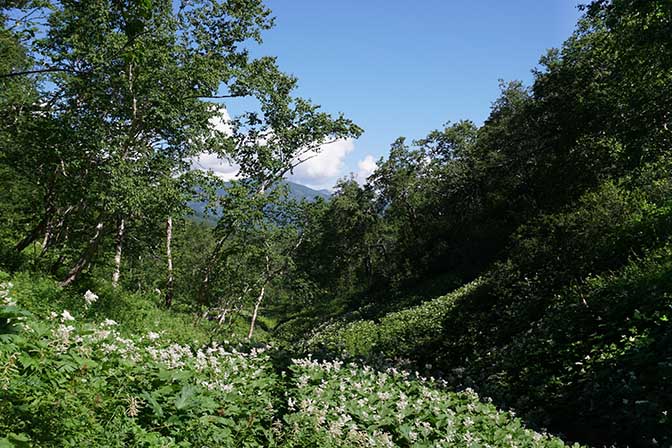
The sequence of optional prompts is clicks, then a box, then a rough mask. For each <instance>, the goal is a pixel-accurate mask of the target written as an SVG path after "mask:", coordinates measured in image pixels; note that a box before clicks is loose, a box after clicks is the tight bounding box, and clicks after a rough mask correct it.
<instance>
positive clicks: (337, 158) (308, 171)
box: [289, 138, 355, 189]
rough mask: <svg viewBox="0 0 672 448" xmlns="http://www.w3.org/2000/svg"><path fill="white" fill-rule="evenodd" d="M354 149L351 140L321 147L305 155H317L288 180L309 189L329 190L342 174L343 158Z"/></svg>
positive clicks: (297, 169)
mask: <svg viewBox="0 0 672 448" xmlns="http://www.w3.org/2000/svg"><path fill="white" fill-rule="evenodd" d="M354 149H355V142H354V140H353V139H351V138H348V139H341V140H337V141H335V142H333V143H328V144H326V145H322V146H321V147H320V151H312V152H310V153H307V154H306V155H307V156H311V155H315V154H317V155H315V156H314V157H312V158H311V159H309V160H307V161H305V162H304V163H302V164H301V165H299V166H297V167H296V168H295V169H294V174H293V175H291V176H289V178H290V180H292V181H294V182H298V183H301V184H304V185H307V186H309V187H311V188H316V189H322V188H327V189H331V188H332V187H333V186H334V184H335V183H336V179H338V177H340V176H341V175H342V174H343V169H344V165H345V157H346V156H347V155H348V154H350V153H351V152H352V151H353V150H354Z"/></svg>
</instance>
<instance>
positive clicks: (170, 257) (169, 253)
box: [166, 216, 173, 308]
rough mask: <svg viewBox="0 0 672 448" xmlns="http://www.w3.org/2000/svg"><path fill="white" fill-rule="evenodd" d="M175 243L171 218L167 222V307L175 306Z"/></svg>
mask: <svg viewBox="0 0 672 448" xmlns="http://www.w3.org/2000/svg"><path fill="white" fill-rule="evenodd" d="M172 241H173V217H172V216H169V217H168V220H167V221H166V258H167V259H168V281H167V282H166V307H167V308H170V306H171V305H172V304H173V253H172V251H171V247H170V246H171V243H172Z"/></svg>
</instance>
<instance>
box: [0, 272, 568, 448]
mask: <svg viewBox="0 0 672 448" xmlns="http://www.w3.org/2000/svg"><path fill="white" fill-rule="evenodd" d="M0 275H2V276H3V280H4V281H3V282H2V283H1V286H0V296H1V299H2V304H1V305H0V339H1V341H2V350H1V351H0V363H1V364H0V365H2V370H0V394H1V396H2V401H0V410H1V412H0V431H1V433H2V434H3V437H0V446H8V447H12V446H16V447H21V446H110V447H112V446H119V447H122V446H123V447H126V446H147V447H166V446H202V445H215V446H237V445H243V446H260V447H262V446H263V447H268V446H297V447H305V446H316V447H317V446H320V447H323V446H343V447H350V446H402V445H412V446H454V445H455V444H457V445H464V446H469V445H471V444H474V443H479V444H484V445H487V446H500V447H507V446H512V444H515V445H517V446H529V447H542V446H543V447H562V446H565V445H564V444H563V443H562V442H561V441H560V440H558V439H553V438H551V437H548V436H546V435H543V434H539V433H535V432H532V431H530V430H528V429H525V428H524V427H523V426H522V425H521V422H520V421H519V420H517V419H515V418H513V416H512V415H509V414H508V413H506V412H500V411H497V410H496V409H495V408H494V407H493V406H492V405H491V404H488V403H484V402H482V401H481V400H480V399H479V397H478V396H477V395H476V394H475V393H474V392H473V391H466V392H463V393H454V392H448V391H446V390H445V388H444V387H443V385H442V384H441V383H437V382H435V381H432V380H427V379H425V378H422V377H418V376H417V374H410V373H408V372H405V371H403V370H397V369H388V370H386V371H374V370H372V369H371V368H369V367H364V366H361V365H357V364H347V365H345V364H343V363H342V362H339V361H332V362H328V361H324V362H320V361H314V360H312V359H310V358H307V359H291V360H290V359H287V358H283V357H281V354H280V353H278V352H276V351H275V350H274V349H273V348H271V347H268V346H266V347H252V346H247V347H245V348H242V347H240V346H237V348H236V345H235V344H232V343H230V342H224V343H218V342H208V338H210V337H211V335H210V334H208V330H209V329H210V328H209V327H211V326H212V324H210V323H208V322H205V323H201V324H197V325H194V322H189V319H188V317H187V316H180V315H179V314H176V313H175V312H166V311H163V310H160V309H158V308H155V305H154V304H153V303H152V302H153V299H152V298H151V297H150V298H148V297H141V296H135V297H133V298H134V299H135V301H134V302H135V303H134V305H135V310H141V314H140V316H138V315H137V313H133V314H130V313H129V314H126V315H122V316H119V317H120V318H121V319H120V321H119V322H117V321H115V320H112V319H109V318H106V319H104V320H102V321H96V320H95V318H96V317H98V316H100V315H101V314H102V315H106V309H107V308H108V307H110V306H114V307H115V308H118V307H119V306H120V305H121V304H122V303H123V302H122V301H120V300H119V296H118V295H120V294H123V293H120V292H119V291H116V294H117V296H115V295H105V296H101V297H98V296H97V295H95V294H94V293H92V292H91V291H87V293H86V294H85V295H83V296H80V295H73V294H68V293H65V292H63V291H61V289H60V288H59V287H58V286H57V285H55V283H54V282H52V281H49V280H44V279H39V278H35V279H30V278H28V277H27V276H19V278H18V279H14V280H15V281H14V282H10V281H9V278H8V276H6V275H4V274H2V273H0ZM45 301H48V302H49V303H50V304H51V306H53V308H52V310H51V311H49V309H50V308H49V307H47V306H45V305H44V302H45ZM66 303H67V304H69V305H72V306H71V310H65V309H61V308H60V307H59V305H64V304H66ZM28 309H32V311H33V312H29V311H28ZM54 310H59V311H58V312H57V311H54ZM73 310H76V311H73ZM142 311H144V313H143V312H142ZM180 341H181V342H180Z"/></svg>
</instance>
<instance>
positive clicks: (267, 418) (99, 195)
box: [0, 0, 672, 446]
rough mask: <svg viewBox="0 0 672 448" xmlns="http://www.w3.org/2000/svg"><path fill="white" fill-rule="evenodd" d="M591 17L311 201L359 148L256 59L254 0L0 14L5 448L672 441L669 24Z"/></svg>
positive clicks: (40, 2)
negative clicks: (302, 167)
mask: <svg viewBox="0 0 672 448" xmlns="http://www.w3.org/2000/svg"><path fill="white" fill-rule="evenodd" d="M582 10H583V16H582V18H581V19H580V21H579V23H578V24H577V27H576V30H575V32H574V33H573V34H572V36H570V37H569V39H568V40H567V41H566V42H565V43H564V44H563V45H562V46H561V48H559V49H553V50H550V51H549V52H548V53H547V54H545V55H543V56H542V57H541V59H540V64H539V66H538V67H537V68H535V69H534V71H533V74H534V78H533V82H532V84H531V85H530V86H525V85H523V84H522V83H520V82H516V81H513V82H502V83H501V95H500V97H499V98H497V99H496V100H495V101H494V103H493V105H492V110H491V113H490V116H489V117H488V119H487V120H486V121H485V122H484V123H483V124H482V125H477V124H475V123H472V122H470V121H458V122H456V123H447V124H446V125H445V126H444V127H443V128H442V129H438V130H436V131H433V132H430V133H429V134H428V135H427V136H426V137H424V138H420V139H418V140H415V141H410V140H407V139H405V138H403V137H400V138H398V139H397V140H396V141H395V142H393V144H392V145H391V147H390V151H389V156H387V157H385V158H382V159H381V160H379V161H378V164H377V169H376V170H375V172H374V173H373V174H372V175H371V176H370V177H369V178H368V179H367V180H366V182H365V183H363V184H362V183H360V182H358V181H357V180H355V179H354V178H346V179H342V180H340V181H339V182H338V184H337V185H336V188H335V191H334V194H333V195H332V196H331V197H330V198H329V199H327V200H322V199H319V200H316V201H297V200H294V199H293V198H292V197H291V195H288V192H287V188H286V186H285V185H284V184H283V178H284V177H285V176H286V175H287V174H288V173H291V172H292V170H293V169H294V168H295V167H296V166H298V165H299V164H300V163H303V162H304V161H306V160H307V159H308V158H310V157H312V156H313V155H314V154H315V153H316V152H317V151H319V150H320V148H321V147H322V145H323V144H325V143H328V142H330V141H334V140H338V139H343V138H351V137H357V136H358V135H359V134H360V133H361V129H359V127H357V126H356V125H355V124H354V123H352V122H351V121H350V120H348V119H347V118H345V117H343V116H331V115H329V114H326V113H324V112H322V111H320V109H319V107H318V106H316V105H313V104H312V103H310V102H309V101H307V100H304V99H301V98H297V97H295V96H294V95H293V91H294V89H295V86H296V82H297V81H296V79H294V78H293V77H292V76H289V75H286V74H284V73H282V72H281V71H280V70H279V69H278V66H277V63H276V61H275V59H274V58H271V57H262V58H258V59H254V58H252V57H251V56H250V51H249V49H250V47H251V46H252V45H256V44H261V42H262V34H263V32H264V31H265V30H267V29H269V28H270V27H271V26H272V25H273V20H272V18H271V16H270V11H269V10H268V9H267V8H266V7H265V6H264V5H263V4H262V2H261V1H260V0H238V1H227V2H220V1H214V0H213V1H210V0H198V1H191V2H181V3H179V4H178V3H176V2H172V1H168V0H127V1H126V0H125V1H116V0H115V1H112V0H104V1H95V2H94V1H91V2H76V1H49V0H27V1H6V2H0V56H1V57H0V222H2V225H1V226H0V267H1V268H2V269H3V270H4V271H7V272H11V273H12V274H11V275H9V274H0V275H2V278H0V280H1V281H2V282H3V286H2V291H0V294H2V299H3V301H4V302H3V305H2V307H1V308H0V310H2V311H1V313H2V314H0V387H1V388H2V389H1V390H0V394H1V395H0V396H1V397H2V401H0V411H1V412H0V430H1V431H2V432H1V433H0V445H2V444H4V445H8V446H27V445H31V444H33V445H45V446H49V445H66V446H80V445H87V444H89V445H90V444H94V445H106V444H107V445H112V446H127V445H136V446H191V445H223V446H225V445H230V444H235V443H238V444H242V445H246V446H247V445H249V446H255V445H256V446H436V445H438V446H444V445H445V446H451V445H453V444H458V445H465V446H562V443H563V442H560V441H559V440H557V439H554V438H552V437H550V436H546V435H544V434H543V432H544V431H546V430H548V431H550V432H551V433H553V434H556V435H560V436H562V437H563V438H564V439H565V440H569V441H572V442H574V441H577V442H580V443H589V444H593V445H596V446H604V445H613V446H667V445H670V444H672V430H671V429H670V428H672V422H671V421H670V417H668V412H669V411H670V409H671V408H672V389H671V388H670V384H671V383H670V378H671V376H672V351H671V348H670V347H672V344H671V343H672V326H671V325H672V324H670V315H671V314H672V308H671V307H672V280H671V279H672V275H671V272H672V241H670V235H671V234H672V174H671V173H672V156H671V155H670V148H671V147H672V39H670V36H672V4H671V3H670V2H669V1H667V0H648V1H642V0H596V1H592V2H590V3H589V4H587V5H585V6H582ZM241 98H242V99H243V103H242V104H244V105H250V107H249V108H248V110H246V111H244V112H242V113H240V114H238V115H237V116H234V117H229V116H228V112H227V110H226V106H227V105H228V104H231V103H232V102H234V101H239V99H241ZM203 155H216V156H217V157H219V158H221V159H224V160H227V161H229V162H230V163H232V164H235V165H236V166H238V167H239V168H240V172H239V174H240V179H239V180H236V181H232V182H228V183H224V182H222V181H221V179H219V178H217V177H216V176H214V175H213V173H206V172H203V171H201V170H198V169H195V164H194V162H195V161H196V160H197V159H198V158H199V157H201V156H203ZM195 204H196V205H195ZM194 208H197V209H198V210H197V216H194V210H193V209H194ZM10 277H11V278H10ZM10 280H11V282H12V283H13V286H12V285H10V284H9V283H8V282H9V281H10ZM91 291H94V292H95V293H94V292H91ZM15 302H18V305H17V303H15ZM66 310H69V311H66ZM73 317H74V319H75V320H74V321H73V320H71V319H72V318H73ZM114 323H118V325H115V324H114ZM225 341H228V342H225ZM262 342H263V343H270V344H271V345H270V346H266V345H265V346H263V347H264V348H261V346H260V345H256V344H260V343H262ZM273 347H276V348H273ZM279 347H282V349H280V348H279ZM355 358H356V359H355ZM338 359H344V360H345V361H343V362H341V361H339V360H338ZM351 361H353V362H354V363H350V362H351ZM362 363H364V364H362ZM366 366H368V367H366ZM374 366H375V368H374ZM402 366H403V367H402ZM408 370H411V371H413V372H414V373H409V371H408ZM416 370H417V371H418V372H420V373H415V371H416ZM423 375H424V376H426V377H427V378H429V379H426V378H424V377H423ZM481 397H487V398H481ZM495 406H496V407H495ZM497 409H505V410H506V411H501V410H500V411H498V410H497ZM514 412H515V413H516V415H518V416H520V417H521V418H522V421H520V420H517V419H516V418H513V417H512V414H513V413H514ZM523 422H524V423H523ZM526 427H529V428H533V429H536V430H538V431H539V432H536V433H535V432H532V431H531V430H530V429H526Z"/></svg>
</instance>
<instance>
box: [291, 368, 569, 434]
mask: <svg viewBox="0 0 672 448" xmlns="http://www.w3.org/2000/svg"><path fill="white" fill-rule="evenodd" d="M291 369H292V372H293V374H294V375H293V377H294V378H295V386H296V388H295V390H296V393H295V394H294V395H292V396H291V397H290V398H289V400H288V404H289V409H290V410H295V411H296V413H294V414H290V415H289V416H287V417H286V419H287V420H288V423H289V424H290V425H291V426H292V427H293V428H294V429H293V430H294V432H295V433H297V434H300V433H304V434H310V433H316V434H320V433H321V434H322V435H323V437H324V438H325V439H324V440H329V443H330V444H334V445H336V446H344V447H345V446H381V447H394V446H416V445H417V446H433V447H434V446H436V447H444V446H446V447H447V446H472V445H477V446H484V447H495V446H497V447H514V446H534V447H537V446H538V447H562V446H564V444H563V443H562V441H560V440H558V439H554V438H551V437H549V436H548V435H545V434H539V433H536V432H534V431H531V430H528V429H525V428H524V427H523V426H522V424H521V423H520V421H518V420H516V419H514V418H513V417H512V416H510V415H509V414H508V413H505V412H500V411H497V410H496V409H495V408H494V407H493V406H492V405H491V404H489V403H484V402H483V401H482V400H481V399H480V398H479V396H478V395H477V394H476V393H475V392H474V391H473V390H471V389H467V390H465V391H463V392H460V393H455V392H448V391H447V390H446V389H445V383H443V382H440V381H436V380H433V379H428V378H424V377H422V376H420V375H419V374H417V373H413V372H408V371H404V370H397V369H393V368H391V369H387V370H384V371H378V370H375V369H372V368H370V367H367V366H359V365H357V364H354V363H350V364H347V365H344V364H343V363H342V362H340V361H316V360H313V359H311V358H307V359H296V360H293V365H292V367H291ZM486 401H487V400H486Z"/></svg>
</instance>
